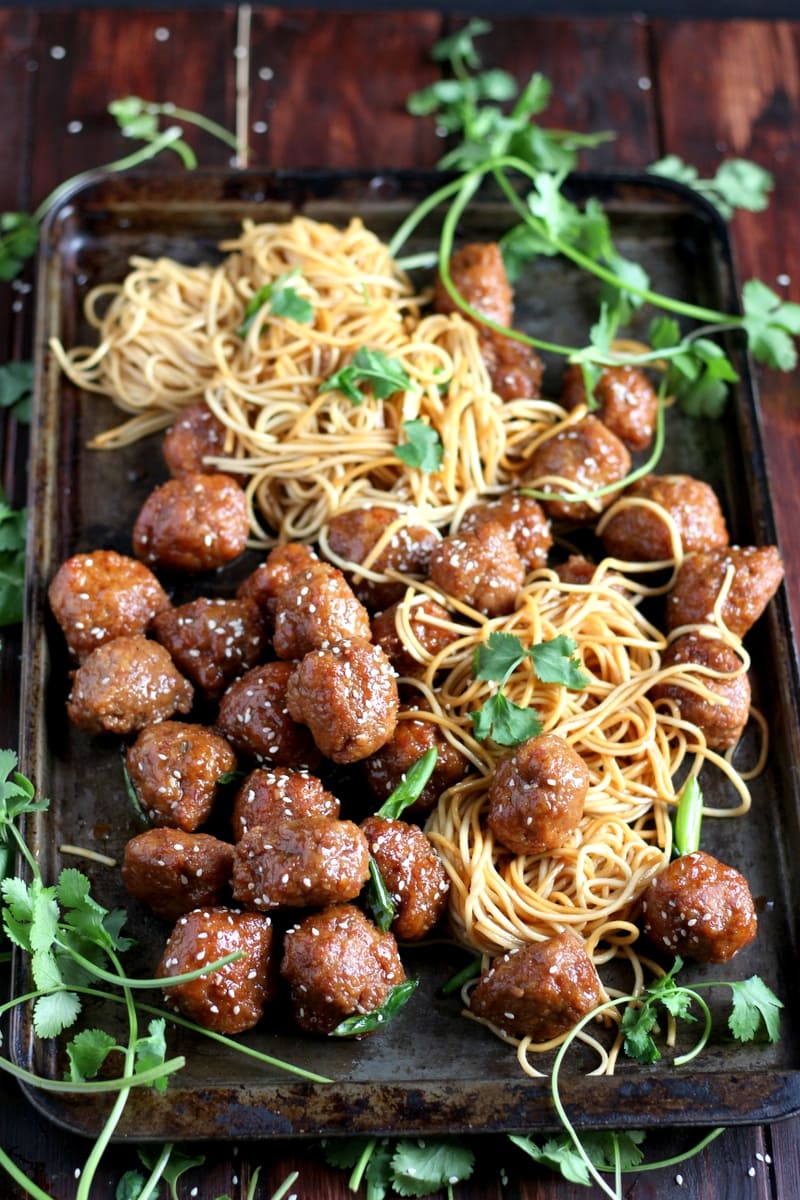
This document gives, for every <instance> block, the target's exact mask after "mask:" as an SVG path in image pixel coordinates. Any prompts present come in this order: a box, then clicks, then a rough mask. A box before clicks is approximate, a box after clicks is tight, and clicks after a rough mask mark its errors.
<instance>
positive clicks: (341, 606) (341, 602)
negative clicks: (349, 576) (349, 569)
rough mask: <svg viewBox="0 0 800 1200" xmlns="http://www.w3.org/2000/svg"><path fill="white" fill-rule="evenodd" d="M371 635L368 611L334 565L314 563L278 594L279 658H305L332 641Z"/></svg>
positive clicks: (276, 642)
mask: <svg viewBox="0 0 800 1200" xmlns="http://www.w3.org/2000/svg"><path fill="white" fill-rule="evenodd" d="M371 636H372V634H371V631H370V627H369V615H368V613H367V610H366V609H365V608H364V605H363V604H362V603H361V602H360V601H359V600H357V599H356V597H355V595H354V593H353V590H352V588H351V587H350V585H349V583H348V582H347V580H346V579H345V577H344V575H343V574H342V572H341V571H339V570H338V569H337V568H336V567H332V566H331V565H330V563H323V562H320V563H314V564H313V565H312V566H310V567H309V568H308V569H307V570H306V571H300V572H298V573H297V574H295V575H293V576H292V578H291V579H290V580H289V581H288V583H287V584H286V586H285V587H283V588H281V590H280V591H279V592H278V596H277V602H276V605H275V635H274V637H273V647H274V649H275V653H276V654H277V656H278V658H302V657H303V655H304V654H308V652H309V650H317V649H318V648H319V647H320V646H325V645H329V644H330V643H331V642H340V641H342V640H343V639H344V638H348V637H355V638H365V639H366V640H367V641H369V639H370V638H371Z"/></svg>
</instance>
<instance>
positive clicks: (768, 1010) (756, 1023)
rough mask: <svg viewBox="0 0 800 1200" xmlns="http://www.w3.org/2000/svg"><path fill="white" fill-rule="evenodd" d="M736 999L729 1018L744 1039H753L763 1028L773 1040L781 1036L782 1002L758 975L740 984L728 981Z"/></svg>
mask: <svg viewBox="0 0 800 1200" xmlns="http://www.w3.org/2000/svg"><path fill="white" fill-rule="evenodd" d="M727 986H728V987H729V988H730V989H731V993H732V998H733V1008H732V1010H731V1014H730V1016H729V1017H728V1027H729V1028H730V1031H731V1033H732V1034H733V1036H734V1037H735V1038H738V1039H739V1041H740V1042H750V1041H752V1040H753V1038H754V1037H756V1035H757V1034H758V1033H759V1032H760V1031H761V1030H762V1029H763V1030H764V1031H765V1032H766V1034H767V1037H768V1039H769V1040H770V1041H771V1042H777V1041H778V1038H779V1037H780V1016H779V1013H780V1010H781V1009H782V1008H783V1005H782V1003H781V1002H780V1000H779V999H778V997H777V996H776V995H775V993H774V992H772V991H771V990H770V988H768V987H767V985H766V984H765V983H764V981H763V979H761V978H760V977H759V976H758V975H751V976H750V978H749V979H743V980H741V981H740V982H738V983H728V984H727Z"/></svg>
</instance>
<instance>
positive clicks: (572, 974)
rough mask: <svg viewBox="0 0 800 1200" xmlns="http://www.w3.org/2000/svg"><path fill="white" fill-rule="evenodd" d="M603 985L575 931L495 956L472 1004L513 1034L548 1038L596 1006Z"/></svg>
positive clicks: (570, 1026)
mask: <svg viewBox="0 0 800 1200" xmlns="http://www.w3.org/2000/svg"><path fill="white" fill-rule="evenodd" d="M602 1000H603V989H602V986H601V983H600V979H599V977H598V974H597V971H596V970H595V967H594V964H593V962H592V960H591V959H590V958H589V955H588V954H587V953H586V951H585V950H584V948H583V943H582V942H581V941H580V939H579V938H577V937H576V936H575V934H574V933H570V932H568V931H565V932H563V933H559V934H557V935H556V936H555V937H551V938H548V939H547V940H546V941H544V942H531V943H530V944H529V945H527V946H523V947H522V948H521V949H519V950H510V951H509V952H508V953H507V954H504V955H503V956H502V958H496V959H495V960H494V962H493V963H492V966H491V968H490V969H489V970H488V971H487V972H486V974H484V975H482V976H481V978H480V979H479V980H478V982H477V984H476V985H475V988H474V989H473V991H472V994H471V996H470V1001H469V1006H470V1009H471V1011H472V1012H473V1013H475V1015H476V1016H478V1017H482V1018H483V1019H484V1020H486V1021H489V1022H490V1023H491V1024H492V1025H495V1026H496V1027H497V1028H498V1029H501V1030H502V1031H503V1033H505V1034H508V1035H510V1036H512V1037H517V1038H523V1037H530V1038H532V1039H533V1040H534V1041H535V1042H549V1041H551V1040H552V1039H553V1038H558V1037H561V1036H562V1034H565V1033H568V1032H569V1031H570V1030H571V1029H573V1028H574V1027H575V1025H577V1023H578V1021H580V1020H581V1018H582V1017H585V1016H586V1014H587V1013H589V1012H591V1011H592V1009H593V1008H597V1006H598V1004H600V1003H601V1002H602Z"/></svg>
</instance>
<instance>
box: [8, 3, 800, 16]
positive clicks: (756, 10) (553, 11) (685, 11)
mask: <svg viewBox="0 0 800 1200" xmlns="http://www.w3.org/2000/svg"><path fill="white" fill-rule="evenodd" d="M251 6H252V7H253V8H266V7H270V8H281V9H301V8H305V9H309V8H314V9H317V10H325V9H327V10H332V11H335V10H338V11H341V12H347V11H352V12H357V11H360V12H364V11H369V10H372V11H379V10H392V9H393V10H395V11H401V12H402V11H409V10H411V9H428V10H436V11H439V12H446V13H453V14H458V15H463V16H486V17H499V16H526V17H531V16H536V15H539V14H541V15H547V14H549V15H557V16H580V15H582V14H586V15H587V16H588V15H591V14H598V13H603V14H605V15H610V14H614V13H642V14H643V15H645V16H649V17H675V18H678V17H694V18H696V19H699V18H704V17H720V18H734V17H760V18H763V19H765V20H776V19H779V18H784V19H800V0H645V2H644V3H634V2H632V0H438V3H437V2H434V0H431V2H429V3H425V2H424V0H316V2H314V0H283V2H282V3H273V4H264V3H261V4H259V3H258V2H257V0H256V2H253V3H252V5H251ZM2 7H4V8H27V9H37V10H47V11H51V12H56V11H64V10H68V9H74V8H75V0H6V2H5V3H4V4H3V5H2ZM80 7H81V8H84V9H90V8H131V9H136V10H137V11H139V12H143V11H146V10H148V9H149V10H153V11H158V10H163V9H171V10H173V11H174V10H176V9H180V8H183V9H199V10H201V9H222V8H227V7H230V8H232V7H234V5H232V4H231V5H226V4H222V3H219V4H214V3H211V2H209V0H148V3H145V4H141V3H137V0H82V3H81V6H80Z"/></svg>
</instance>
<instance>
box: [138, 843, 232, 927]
mask: <svg viewBox="0 0 800 1200" xmlns="http://www.w3.org/2000/svg"><path fill="white" fill-rule="evenodd" d="M232 870H233V846H229V845H228V843H227V842H221V841H220V840H219V839H218V838H215V837H211V835H210V834H208V833H176V832H175V830H174V829H147V830H146V831H145V832H144V833H139V834H137V835H136V837H134V838H131V840H130V841H129V842H128V843H127V845H126V846H125V854H124V857H123V860H122V882H123V883H124V884H125V887H126V888H127V889H128V891H129V893H130V894H131V896H133V897H134V899H135V900H141V901H142V903H143V904H146V905H147V906H148V907H149V908H151V909H152V910H153V912H154V913H155V914H156V916H157V917H161V918H162V919H163V920H165V921H177V919H178V917H180V916H182V914H183V913H187V912H190V911H191V910H192V909H193V908H204V907H208V906H211V907H213V906H214V905H217V904H221V903H222V901H223V899H224V897H225V892H226V891H227V888H228V884H229V882H230V878H231V871H232Z"/></svg>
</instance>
